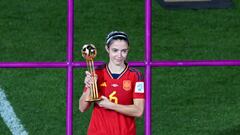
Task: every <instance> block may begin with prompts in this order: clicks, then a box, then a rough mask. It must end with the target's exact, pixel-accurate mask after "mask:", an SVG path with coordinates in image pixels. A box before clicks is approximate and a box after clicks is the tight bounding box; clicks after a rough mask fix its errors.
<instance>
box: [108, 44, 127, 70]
mask: <svg viewBox="0 0 240 135" xmlns="http://www.w3.org/2000/svg"><path fill="white" fill-rule="evenodd" d="M106 50H107V52H108V54H109V59H110V62H111V63H113V64H115V65H118V66H119V65H122V64H124V61H125V60H126V58H127V55H128V43H127V42H126V41H125V40H114V41H113V42H112V44H111V45H110V46H109V48H108V47H107V46H106Z"/></svg>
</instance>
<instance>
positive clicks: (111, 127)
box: [79, 31, 144, 135]
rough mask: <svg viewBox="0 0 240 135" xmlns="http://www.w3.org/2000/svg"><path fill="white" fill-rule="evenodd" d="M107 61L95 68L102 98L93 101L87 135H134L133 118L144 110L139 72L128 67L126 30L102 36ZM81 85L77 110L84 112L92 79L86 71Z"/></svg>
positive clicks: (86, 107) (142, 89)
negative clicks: (82, 85)
mask: <svg viewBox="0 0 240 135" xmlns="http://www.w3.org/2000/svg"><path fill="white" fill-rule="evenodd" d="M105 49H106V51H107V53H108V55H109V62H108V63H107V64H106V65H104V66H103V67H102V68H99V69H96V74H97V86H98V92H99V95H100V97H101V99H102V100H100V101H98V102H96V103H94V108H93V112H92V117H91V121H90V124H89V127H88V133H87V134H88V135H136V125H135V117H141V116H142V115H143V112H144V82H143V77H142V74H141V73H140V72H139V71H138V70H137V69H135V68H131V67H129V66H128V64H127V62H126V59H127V55H128V50H129V41H128V36H127V34H126V33H124V32H121V31H113V32H111V33H109V34H108V36H107V38H106V46H105ZM84 83H85V87H84V90H83V94H82V96H81V98H80V100H79V109H80V111H81V112H84V111H86V110H87V109H88V108H89V106H90V104H91V102H86V100H87V99H88V97H89V94H90V86H91V84H93V78H92V76H91V74H90V73H89V72H86V77H85V81H84Z"/></svg>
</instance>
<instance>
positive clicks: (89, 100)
mask: <svg viewBox="0 0 240 135" xmlns="http://www.w3.org/2000/svg"><path fill="white" fill-rule="evenodd" d="M100 100H102V99H101V98H95V99H87V100H86V102H97V101H100Z"/></svg>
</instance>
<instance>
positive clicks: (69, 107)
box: [0, 0, 240, 135]
mask: <svg viewBox="0 0 240 135" xmlns="http://www.w3.org/2000/svg"><path fill="white" fill-rule="evenodd" d="M67 4H68V6H67V8H68V9H67V61H66V62H0V68H65V69H66V70H67V73H66V74H67V81H66V87H67V88H66V94H67V95H66V135H72V129H73V127H72V119H73V118H72V116H73V79H74V76H73V69H74V68H79V67H82V68H86V66H87V65H86V62H74V60H73V35H74V33H73V26H74V25H73V22H74V10H73V9H74V0H67ZM151 28H152V26H151V0H145V61H143V62H142V61H130V62H129V66H134V67H145V71H144V72H145V83H146V85H145V86H146V87H145V88H146V100H145V106H146V109H145V135H151V131H152V130H151V77H152V75H151V68H152V67H183V66H184V67H189V66H240V60H194V61H152V58H151V54H152V52H151V51H152V50H151V42H152V40H151ZM102 64H104V62H101V61H97V62H94V65H95V66H98V65H102Z"/></svg>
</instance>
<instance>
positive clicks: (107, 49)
mask: <svg viewBox="0 0 240 135" xmlns="http://www.w3.org/2000/svg"><path fill="white" fill-rule="evenodd" d="M105 49H106V51H107V52H108V53H109V48H108V46H107V45H105Z"/></svg>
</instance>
